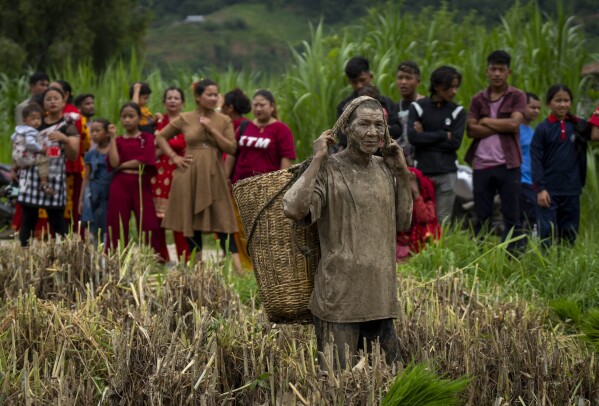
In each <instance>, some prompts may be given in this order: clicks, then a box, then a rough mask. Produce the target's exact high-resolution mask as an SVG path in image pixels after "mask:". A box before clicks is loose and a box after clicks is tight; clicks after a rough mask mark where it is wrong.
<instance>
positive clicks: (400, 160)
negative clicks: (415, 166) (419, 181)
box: [381, 142, 410, 176]
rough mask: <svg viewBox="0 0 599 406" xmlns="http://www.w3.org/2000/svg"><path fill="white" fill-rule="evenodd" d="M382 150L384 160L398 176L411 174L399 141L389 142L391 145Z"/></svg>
mask: <svg viewBox="0 0 599 406" xmlns="http://www.w3.org/2000/svg"><path fill="white" fill-rule="evenodd" d="M381 152H382V153H383V162H385V165H387V167H388V168H389V169H391V171H393V173H394V174H395V175H396V176H399V175H401V176H408V175H409V173H410V171H408V165H407V164H406V157H405V156H404V154H403V149H402V148H401V147H400V146H399V145H398V144H397V143H395V142H391V143H389V145H387V146H386V147H383V148H382V151H381Z"/></svg>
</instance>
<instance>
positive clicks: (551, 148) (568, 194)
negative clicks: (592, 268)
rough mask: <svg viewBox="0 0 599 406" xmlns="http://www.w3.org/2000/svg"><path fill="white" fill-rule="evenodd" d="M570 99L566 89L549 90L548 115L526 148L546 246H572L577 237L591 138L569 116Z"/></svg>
mask: <svg viewBox="0 0 599 406" xmlns="http://www.w3.org/2000/svg"><path fill="white" fill-rule="evenodd" d="M572 99H573V97H572V92H571V91H570V89H569V88H568V87H567V86H566V85H562V84H559V85H553V86H551V87H550V88H549V90H548V91H547V98H546V101H547V104H548V106H549V109H550V110H551V114H549V117H548V118H547V119H546V120H544V121H543V122H542V123H540V124H539V125H538V126H537V128H536V130H535V133H534V136H533V139H532V144H531V148H530V154H531V163H532V180H533V187H534V189H535V191H536V192H537V204H538V206H539V212H538V214H539V232H540V236H541V238H542V239H543V240H544V242H545V244H547V245H551V243H552V242H553V240H554V239H557V242H561V243H570V244H573V243H574V242H575V241H576V235H577V234H578V225H579V222H580V194H581V193H582V188H583V186H584V182H585V178H586V170H587V159H586V150H587V142H588V140H589V139H590V138H591V137H590V130H589V126H588V124H587V122H586V121H585V120H583V119H581V118H578V117H576V116H574V115H572V114H571V113H570V107H571V106H572ZM593 138H594V137H593Z"/></svg>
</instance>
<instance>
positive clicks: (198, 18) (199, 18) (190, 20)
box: [183, 16, 206, 23]
mask: <svg viewBox="0 0 599 406" xmlns="http://www.w3.org/2000/svg"><path fill="white" fill-rule="evenodd" d="M204 21H206V17H204V16H187V17H185V20H183V22H184V23H203V22H204Z"/></svg>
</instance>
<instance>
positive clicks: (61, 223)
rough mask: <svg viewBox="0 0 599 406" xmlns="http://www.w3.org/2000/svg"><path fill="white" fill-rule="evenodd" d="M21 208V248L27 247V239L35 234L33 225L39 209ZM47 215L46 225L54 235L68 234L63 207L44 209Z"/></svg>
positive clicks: (35, 222) (23, 206)
mask: <svg viewBox="0 0 599 406" xmlns="http://www.w3.org/2000/svg"><path fill="white" fill-rule="evenodd" d="M21 207H22V208H23V220H22V221H21V231H19V240H20V241H21V247H27V246H28V245H29V239H30V238H31V237H33V234H34V233H35V225H36V224H37V219H38V216H39V208H38V207H32V206H25V205H22V206H21ZM44 209H45V210H46V213H48V224H50V229H51V230H52V232H53V233H54V234H55V235H56V234H58V235H60V236H65V235H66V234H67V233H68V227H67V222H66V220H65V219H64V207H53V208H49V207H44Z"/></svg>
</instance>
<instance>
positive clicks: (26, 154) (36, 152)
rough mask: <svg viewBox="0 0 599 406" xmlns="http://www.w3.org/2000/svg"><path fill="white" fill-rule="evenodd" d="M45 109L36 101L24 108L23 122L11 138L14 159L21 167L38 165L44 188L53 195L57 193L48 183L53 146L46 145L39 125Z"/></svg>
mask: <svg viewBox="0 0 599 406" xmlns="http://www.w3.org/2000/svg"><path fill="white" fill-rule="evenodd" d="M42 115H43V109H42V108H41V107H40V106H39V105H38V104H35V103H31V104H28V105H27V106H25V107H24V108H23V122H24V123H25V125H18V126H16V128H15V132H14V134H13V135H11V137H10V140H11V141H12V143H13V147H12V159H13V161H14V163H15V164H16V165H17V166H18V167H19V168H26V167H29V166H33V165H36V166H37V170H38V174H39V177H40V187H41V188H42V190H43V191H44V192H45V193H47V194H49V195H53V194H54V193H56V192H55V191H54V189H52V187H51V186H50V184H49V183H48V174H49V168H50V164H49V162H48V155H49V154H51V152H52V149H51V148H52V147H50V148H48V147H47V146H46V145H44V143H43V141H42V137H40V132H39V130H38V129H39V127H40V126H41V125H42Z"/></svg>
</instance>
